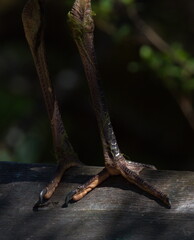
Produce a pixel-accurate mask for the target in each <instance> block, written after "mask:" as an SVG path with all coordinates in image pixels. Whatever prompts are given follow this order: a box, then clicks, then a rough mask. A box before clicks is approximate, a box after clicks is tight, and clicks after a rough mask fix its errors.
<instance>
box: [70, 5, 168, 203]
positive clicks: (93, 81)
mask: <svg viewBox="0 0 194 240" xmlns="http://www.w3.org/2000/svg"><path fill="white" fill-rule="evenodd" d="M92 15H93V12H92V10H91V0H76V1H75V3H74V5H73V8H72V10H71V11H70V13H69V14H68V16H69V23H70V27H71V30H72V33H73V38H74V40H75V42H76V45H77V47H78V50H79V53H80V56H81V59H82V63H83V66H84V70H85V73H86V78H87V80H88V84H89V88H90V92H91V97H92V102H93V107H94V110H95V114H96V118H97V123H98V127H99V130H100V136H101V141H102V146H103V152H104V159H105V169H104V170H103V171H102V172H100V173H99V174H98V175H96V176H94V177H93V178H92V179H90V180H89V181H88V182H87V183H86V184H84V185H82V186H79V187H78V188H77V189H75V190H74V191H72V192H70V193H69V194H68V195H67V197H66V204H68V202H69V201H70V200H71V199H73V200H75V201H77V200H80V199H81V198H82V197H84V196H85V195H86V194H87V193H88V192H89V191H91V190H92V189H94V188H95V187H96V186H97V185H98V184H100V183H101V182H102V181H104V180H105V179H106V178H108V177H109V176H110V175H119V174H121V175H122V176H123V177H124V178H126V179H127V180H128V181H129V182H132V183H133V184H135V185H137V186H138V187H139V188H141V189H143V190H144V191H146V192H148V193H149V194H151V195H153V196H155V197H156V198H158V199H160V200H161V201H162V202H163V203H164V204H165V205H167V206H168V207H170V201H169V199H168V197H167V195H166V194H164V193H162V192H161V191H159V190H157V189H156V188H155V187H153V186H152V185H150V184H149V183H147V182H146V181H144V180H143V179H142V178H141V177H140V172H141V171H142V170H143V169H145V168H150V169H155V167H153V166H150V165H145V164H141V163H135V162H132V161H127V160H126V159H125V158H124V156H123V154H121V152H120V150H119V147H118V144H117V141H116V137H115V134H114V131H113V128H112V124H111V121H110V117H109V113H108V110H107V107H106V104H105V100H104V95H103V92H102V88H101V87H100V84H99V73H98V71H97V64H96V57H95V51H94V46H93V31H94V23H93V18H92Z"/></svg>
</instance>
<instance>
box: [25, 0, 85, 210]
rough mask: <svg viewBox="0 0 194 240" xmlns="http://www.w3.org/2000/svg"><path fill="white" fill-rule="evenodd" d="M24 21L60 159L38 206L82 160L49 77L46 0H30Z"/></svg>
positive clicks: (26, 7)
mask: <svg viewBox="0 0 194 240" xmlns="http://www.w3.org/2000/svg"><path fill="white" fill-rule="evenodd" d="M22 21H23V26H24V31H25V36H26V39H27V42H28V44H29V47H30V50H31V53H32V56H33V59H34V63H35V67H36V70H37V74H38V77H39V80H40V84H41V89H42V93H43V97H44V101H45V104H46V108H47V112H48V116H49V121H50V124H51V130H52V137H53V144H54V150H55V154H56V158H57V160H58V166H57V169H56V172H55V174H54V176H53V178H52V180H51V181H50V183H48V185H47V186H46V187H45V188H44V189H43V190H42V191H41V193H40V198H39V201H38V203H37V204H36V206H37V207H38V206H41V205H42V204H43V203H44V202H45V201H46V200H48V199H49V198H50V197H51V196H52V195H53V193H54V191H55V189H56V188H57V186H58V184H59V182H60V181H61V178H62V176H63V174H64V172H65V171H66V170H67V169H68V168H70V167H72V166H78V165H81V162H80V161H79V159H78V157H77V154H76V153H75V152H74V150H73V147H72V146H71V144H70V142H69V140H68V136H67V134H66V131H65V128H64V126H63V122H62V119H61V114H60V112H59V107H58V103H57V100H56V96H55V93H54V90H53V87H52V84H51V81H50V77H49V72H48V66H47V61H46V54H45V46H44V0H29V1H28V2H27V3H26V5H25V7H24V9H23V12H22Z"/></svg>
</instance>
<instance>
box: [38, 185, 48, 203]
mask: <svg viewBox="0 0 194 240" xmlns="http://www.w3.org/2000/svg"><path fill="white" fill-rule="evenodd" d="M46 193H47V188H44V189H43V190H42V191H41V192H40V194H39V203H40V204H43V203H44V202H45V201H44V200H45V198H44V196H45V195H46Z"/></svg>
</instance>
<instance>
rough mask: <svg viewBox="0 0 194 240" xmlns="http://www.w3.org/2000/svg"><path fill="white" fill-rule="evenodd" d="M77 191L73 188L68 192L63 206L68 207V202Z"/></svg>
mask: <svg viewBox="0 0 194 240" xmlns="http://www.w3.org/2000/svg"><path fill="white" fill-rule="evenodd" d="M76 192H77V191H76V190H73V191H71V192H69V193H68V194H67V196H66V198H65V203H64V205H63V207H68V203H69V202H70V201H71V200H72V198H73V195H74V194H76Z"/></svg>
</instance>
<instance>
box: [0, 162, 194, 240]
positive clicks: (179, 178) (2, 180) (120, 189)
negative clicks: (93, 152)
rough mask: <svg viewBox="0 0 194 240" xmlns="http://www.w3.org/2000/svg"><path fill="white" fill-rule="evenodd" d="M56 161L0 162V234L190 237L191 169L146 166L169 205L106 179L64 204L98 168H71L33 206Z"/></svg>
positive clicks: (140, 239)
mask: <svg viewBox="0 0 194 240" xmlns="http://www.w3.org/2000/svg"><path fill="white" fill-rule="evenodd" d="M54 169H55V166H53V165H46V164H45V165H43V164H17V163H8V162H1V163H0V239H1V240H8V239H9V240H11V239H14V240H15V239H25V240H27V239H29V240H35V239H52V240H53V239H59V240H61V239H65V240H91V239H95V240H102V239H103V240H121V239H122V240H125V239H126V240H148V239H149V240H156V239H157V240H166V239H171V240H179V239H180V240H191V239H194V230H193V222H194V172H176V171H148V170H146V171H144V172H142V176H143V177H144V178H145V179H146V180H148V181H149V182H150V183H152V184H154V185H155V186H156V187H158V188H160V189H161V190H162V191H164V192H165V193H167V194H169V196H170V199H171V202H172V208H171V209H167V208H165V207H164V206H162V205H161V204H160V203H158V202H156V201H155V199H153V198H152V197H150V196H148V195H147V194H145V193H143V192H142V191H141V190H139V189H138V188H136V187H135V186H133V185H131V184H129V183H128V182H127V181H125V179H123V178H122V177H120V176H114V177H111V178H109V179H108V180H107V181H105V182H104V183H103V184H101V185H100V186H99V187H98V188H96V189H95V190H93V191H92V192H90V193H89V194H88V195H86V197H85V198H83V199H82V200H80V201H79V202H76V203H72V204H70V205H69V206H68V208H63V207H62V206H63V204H64V201H65V196H66V194H67V193H68V192H69V191H71V190H72V189H74V188H75V187H76V186H78V185H79V184H81V183H83V182H85V181H86V180H88V179H89V178H90V177H91V175H94V174H96V173H98V172H99V171H100V170H101V169H102V168H101V167H87V166H83V167H81V168H72V169H69V170H68V171H67V172H66V173H65V175H64V178H63V181H62V183H61V184H60V186H59V188H58V189H57V191H56V193H55V195H54V196H53V197H52V199H51V200H50V205H48V208H45V210H41V211H33V206H34V204H35V203H36V201H37V199H38V195H39V192H40V191H41V190H42V188H43V187H44V186H45V184H46V183H47V182H48V181H49V179H50V177H51V176H52V174H53V173H54Z"/></svg>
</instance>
